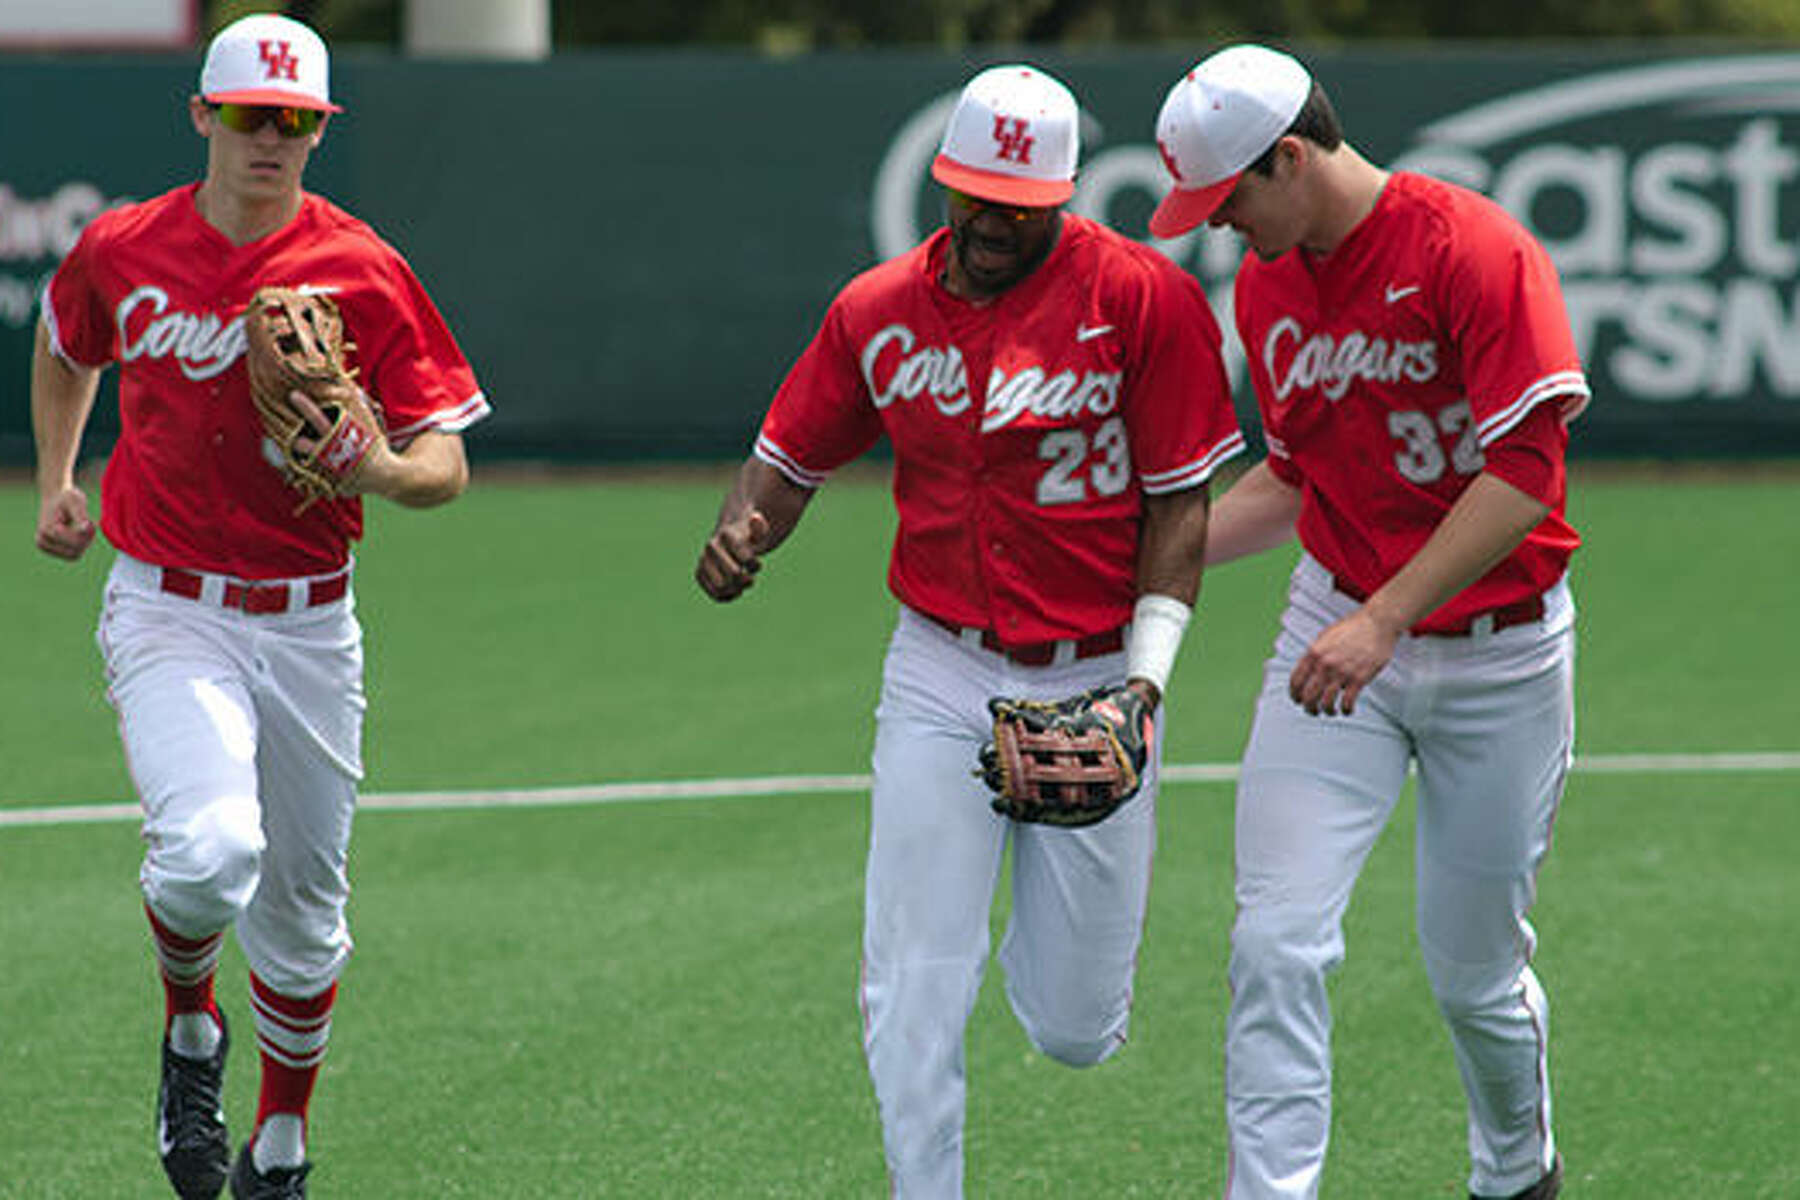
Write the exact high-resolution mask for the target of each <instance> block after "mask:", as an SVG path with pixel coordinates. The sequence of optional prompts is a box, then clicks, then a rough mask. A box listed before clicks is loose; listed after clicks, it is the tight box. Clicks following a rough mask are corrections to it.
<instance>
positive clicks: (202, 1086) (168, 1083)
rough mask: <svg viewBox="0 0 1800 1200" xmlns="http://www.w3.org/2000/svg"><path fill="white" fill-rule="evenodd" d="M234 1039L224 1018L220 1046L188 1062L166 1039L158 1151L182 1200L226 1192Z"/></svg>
mask: <svg viewBox="0 0 1800 1200" xmlns="http://www.w3.org/2000/svg"><path fill="white" fill-rule="evenodd" d="M230 1045H231V1037H230V1035H229V1034H228V1033H226V1031H225V1015H224V1014H223V1013H220V1014H219V1047H218V1049H217V1050H214V1051H213V1055H212V1057H211V1058H188V1057H187V1056H186V1055H182V1054H177V1053H175V1052H174V1051H173V1050H171V1049H170V1048H169V1037H168V1035H167V1034H166V1033H165V1034H164V1035H163V1044H162V1082H161V1083H160V1084H159V1085H158V1087H157V1089H156V1149H157V1152H158V1153H159V1154H161V1155H162V1165H163V1170H164V1172H166V1173H167V1174H168V1176H169V1182H170V1183H171V1184H173V1185H174V1187H175V1194H176V1195H177V1196H180V1197H181V1200H215V1198H216V1197H217V1196H218V1194H219V1193H220V1192H222V1191H224V1190H225V1171H226V1168H227V1167H228V1166H229V1165H230V1163H231V1139H230V1137H229V1136H227V1134H226V1132H225V1108H224V1104H223V1102H222V1092H223V1090H224V1086H225V1051H226V1050H227V1049H228V1048H229V1047H230Z"/></svg>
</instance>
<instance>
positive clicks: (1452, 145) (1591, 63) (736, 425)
mask: <svg viewBox="0 0 1800 1200" xmlns="http://www.w3.org/2000/svg"><path fill="white" fill-rule="evenodd" d="M1206 49H1207V48H1206V47H1202V46H1194V47H1188V48H1175V49H1168V50H1132V51H1116V52H1106V53H1094V54H1082V55H1067V54H1055V53H1048V52H1045V53H1029V52H1024V51H1001V52H996V53H992V54H968V55H944V54H936V53H925V52H912V51H908V52H870V53H862V54H830V55H816V56H806V57H799V58H789V59H771V58H765V57H759V56H755V55H751V54H739V53H722V52H711V51H709V52H698V51H655V52H617V53H613V52H608V53H587V54H570V55H563V56H558V57H556V58H554V59H552V60H550V61H548V62H545V63H541V64H532V65H519V64H472V63H448V62H445V63H426V62H413V61H403V60H398V59H395V58H393V57H390V56H387V55H384V54H377V53H373V52H368V53H359V52H358V51H356V50H354V49H350V50H345V51H343V52H341V53H340V54H339V55H338V59H337V68H336V78H335V87H336V91H337V93H338V98H339V99H340V100H341V101H342V102H343V103H344V104H345V106H346V108H347V110H348V111H347V112H346V113H345V114H344V115H343V116H341V117H339V118H337V119H336V120H334V122H333V124H332V126H331V128H330V130H329V132H328V136H327V138H326V141H325V144H324V146H323V147H322V148H321V150H320V152H319V154H318V155H317V157H316V158H315V159H314V165H313V169H312V172H311V175H310V177H309V179H310V183H311V185H312V186H313V187H314V188H315V189H316V190H318V191H321V192H323V193H325V194H327V195H329V196H331V197H332V198H334V199H336V200H338V201H339V202H340V203H343V204H345V205H346V206H347V207H349V208H351V209H352V210H353V211H356V212H357V213H359V214H360V215H362V216H364V217H366V218H367V219H369V220H370V221H371V222H372V223H373V224H374V225H375V226H376V227H377V228H378V229H379V230H380V231H381V232H382V233H384V234H385V235H386V236H387V237H388V238H389V239H390V240H392V241H393V242H395V243H396V244H398V245H399V246H400V247H401V248H402V249H403V250H404V251H405V252H406V253H407V254H408V256H409V257H410V258H411V260H412V262H413V264H414V265H415V267H416V268H417V269H418V272H419V274H420V275H421V277H423V279H424V280H425V282H426V284H427V286H428V287H429V288H430V290H431V291H432V293H433V295H434V296H435V297H436V298H437V299H438V301H439V303H440V304H441V306H442V308H443V309H444V310H445V313H446V315H447V316H448V318H449V319H450V322H451V324H452V326H453V327H454V328H455V329H456V330H457V332H458V334H459V336H460V337H461V339H462V341H463V344H464V347H465V349H466V350H467V351H468V354H469V357H470V359H471V360H472V361H473V362H474V364H475V367H476V371H477V373H478V374H479V376H480V377H481V380H482V382H483V384H484V386H485V387H486V389H487V391H488V393H489V395H490V397H491V399H492V401H493V404H494V410H495V411H494V415H493V417H491V418H490V419H489V420H488V421H487V422H486V423H484V424H483V425H482V426H480V427H479V429H478V431H477V433H476V434H474V435H472V439H471V440H472V447H473V449H474V451H475V453H476V454H477V455H478V456H482V457H487V458H490V459H496V458H505V457H556V458H565V459H595V460H621V459H646V458H653V459H666V458H698V457H709V458H710V457H719V456H725V457H735V456H737V455H739V454H741V453H743V452H744V451H745V449H746V448H747V447H748V444H749V441H750V438H751V435H752V433H753V430H754V428H755V425H756V422H757V420H758V418H759V416H760V414H761V412H762V409H763V407H764V405H765V404H766V402H767V400H768V396H769V394H770V391H771V389H772V388H773V387H774V386H775V384H776V383H777V382H778V380H779V379H780V377H781V375H782V373H783V372H784V371H785V369H786V368H787V366H788V364H789V363H790V362H791V361H792V360H793V357H794V356H795V355H796V354H797V353H798V352H799V350H800V349H801V347H802V346H803V345H804V344H805V342H806V340H807V339H808V338H809V337H810V336H811V334H812V332H813V330H814V328H815V326H816V324H817V322H818V320H819V317H820V316H821V314H822V312H823V310H824V306H825V304H826V302H827V301H828V300H829V298H830V297H831V295H832V293H833V292H834V291H835V290H836V289H837V288H838V287H839V286H840V285H841V284H842V283H843V282H844V281H845V280H846V279H848V278H849V277H850V276H851V275H852V274H854V273H855V272H857V271H858V270H861V269H862V268H864V267H866V266H868V265H870V264H871V263H873V262H875V261H877V260H878V259H879V258H882V257H885V256H887V255H890V254H893V253H897V252H898V251H900V250H902V249H904V248H905V247H906V246H908V245H910V244H912V243H913V242H914V241H915V240H916V239H917V238H919V237H920V236H921V235H922V234H923V233H924V232H926V231H928V230H929V229H930V228H932V227H933V226H934V225H935V224H936V222H937V221H938V220H939V218H940V215H941V213H940V207H939V200H938V198H937V195H936V193H935V191H934V189H933V187H932V186H931V184H930V182H929V180H928V178H927V176H926V170H925V169H926V165H927V163H928V161H929V158H930V155H931V153H932V151H933V149H934V148H935V145H936V140H937V136H938V134H939V132H940V131H941V129H942V124H943V121H944V118H945V116H946V114H947V112H948V106H949V104H950V102H951V100H952V99H953V97H954V94H955V91H956V89H957V88H958V87H959V86H960V84H961V83H962V82H963V80H964V79H966V78H967V77H968V75H969V74H970V73H971V72H972V71H973V70H974V69H976V68H978V67H980V66H985V65H988V64H991V63H993V62H998V61H1009V60H1014V59H1019V58H1028V59H1030V60H1031V61H1034V62H1037V63H1039V64H1040V65H1043V66H1045V67H1047V68H1048V69H1050V70H1052V71H1053V72H1055V73H1056V74H1058V75H1059V76H1061V77H1062V78H1063V79H1064V80H1066V81H1067V82H1068V83H1069V84H1070V85H1071V86H1072V87H1073V88H1074V90H1075V91H1076V93H1077V94H1078V96H1080V98H1081V99H1082V101H1083V105H1084V108H1085V110H1086V115H1085V128H1084V135H1085V136H1084V141H1085V148H1084V153H1083V171H1082V177H1081V181H1080V186H1079V190H1078V191H1077V194H1076V197H1075V199H1074V200H1073V201H1072V207H1073V208H1074V209H1075V210H1076V211H1080V212H1083V213H1086V214H1089V215H1093V216H1097V217H1100V218H1102V219H1104V220H1106V221H1108V222H1109V223H1111V224H1113V225H1114V226H1116V227H1117V228H1119V229H1121V230H1124V231H1125V232H1127V233H1129V234H1131V235H1133V236H1137V237H1146V236H1147V234H1146V233H1145V230H1144V225H1145V221H1146V219H1147V217H1148V214H1149V211H1150V209H1151V207H1152V206H1153V204H1154V201H1155V199H1156V197H1157V195H1158V194H1159V189H1160V187H1161V174H1160V167H1159V165H1158V162H1157V155H1156V150H1155V145H1154V142H1153V140H1152V134H1151V129H1152V124H1153V121H1154V117H1155V113H1156V110H1157V107H1158V105H1159V104H1160V103H1161V100H1162V96H1163V93H1164V91H1165V90H1166V88H1167V87H1168V85H1169V84H1170V83H1171V82H1172V81H1173V80H1174V79H1175V78H1176V77H1177V76H1178V75H1179V74H1180V72H1181V71H1182V70H1183V69H1185V68H1186V67H1187V66H1188V65H1190V63H1191V62H1192V61H1193V60H1194V59H1196V58H1198V57H1200V56H1201V55H1203V54H1204V53H1205V52H1206ZM1309 57H1310V58H1311V59H1312V61H1313V63H1314V64H1315V66H1316V68H1317V73H1318V74H1319V76H1320V78H1322V79H1323V80H1324V81H1325V82H1326V83H1327V85H1328V86H1329V87H1330V88H1331V89H1332V91H1333V94H1334V96H1335V98H1336V100H1337V102H1338V106H1339V108H1340V110H1341V111H1342V113H1343V115H1344V117H1345V120H1346V123H1347V125H1348V128H1349V130H1350V133H1351V136H1352V139H1353V140H1354V141H1356V142H1357V143H1358V144H1359V145H1360V146H1361V147H1362V149H1364V151H1365V152H1367V153H1368V154H1369V155H1370V156H1371V157H1372V158H1375V159H1376V160H1378V161H1381V162H1383V163H1387V164H1390V165H1395V166H1410V167H1415V168H1418V169H1423V170H1429V171H1432V172H1433V173H1437V174H1440V175H1444V176H1446V177H1449V178H1453V179H1457V180H1459V181H1461V182H1466V183H1469V184H1471V185H1473V186H1476V187H1478V188H1481V189H1482V190H1484V191H1487V192H1488V193H1489V194H1491V195H1494V196H1495V197H1496V198H1498V199H1499V200H1500V201H1501V202H1502V203H1504V204H1506V205H1507V206H1508V207H1509V208H1511V209H1512V210H1513V211H1514V212H1515V213H1517V214H1518V215H1519V216H1520V217H1522V218H1523V219H1524V220H1525V221H1526V222H1527V223H1528V224H1529V225H1530V226H1531V227H1532V228H1533V229H1534V230H1536V231H1537V232H1538V234H1539V235H1540V236H1541V237H1542V238H1543V239H1544V240H1545V241H1546V243H1547V244H1548V245H1549V246H1550V248H1551V250H1552V252H1553V254H1554V255H1555V257H1556V260H1557V263H1558V266H1559V268H1560V269H1561V271H1562V273H1563V278H1564V283H1565V286H1566V289H1567V292H1568V296H1569V300H1570V307H1571V311H1572V315H1573V319H1574V321H1575V325H1576V328H1577V333H1578V336H1579V339H1580V344H1581V347H1582V352H1583V357H1584V360H1585V361H1586V363H1587V366H1588V370H1589V374H1590V377H1591V380H1592V382H1593V385H1594V392H1595V399H1594V403H1593V405H1592V406H1591V407H1590V408H1589V410H1588V413H1587V415H1586V416H1585V417H1584V418H1583V420H1582V422H1581V423H1580V425H1579V426H1578V427H1577V435H1576V437H1575V440H1574V448H1575V452H1576V453H1577V454H1580V455H1585V456H1627V455H1630V456H1655V457H1669V458H1683V457H1699V456H1715V455H1738V456H1765V455H1786V454H1800V287H1797V282H1800V50H1793V49H1786V50H1781V51H1760V50H1737V51H1732V52H1719V51H1716V50H1707V51H1704V52H1702V51H1688V52H1683V51H1679V50H1669V49H1666V48H1661V49H1657V50H1655V51H1651V50H1646V49H1636V50H1633V49H1626V48H1619V47H1612V48H1606V49H1593V50H1589V49H1574V48H1568V47H1562V48H1554V49H1548V50H1544V49H1533V50H1531V51H1530V52H1526V51H1524V50H1522V49H1521V50H1517V51H1514V50H1501V49H1494V48H1484V49H1479V50H1467V49H1454V50H1450V49H1436V48H1424V47H1411V48H1393V47H1387V48H1380V49H1375V48H1360V49H1355V50H1334V51H1321V52H1319V53H1316V54H1311V55H1309ZM196 71H197V58H193V57H183V56H175V57H145V58H133V59H129V60H125V59H113V58H95V57H73V58H45V57H8V58H0V106H3V108H0V111H4V112H5V113H6V114H7V116H6V118H5V120H4V121H3V122H0V378H3V379H4V380H5V383H4V385H0V462H6V463H12V464H19V463H24V462H28V461H29V459H30V417H29V411H28V401H27V394H28V388H27V381H28V375H29V362H30V344H31V331H32V326H33V323H34V321H35V319H36V305H37V301H38V295H39V292H40V290H41V288H42V284H43V281H44V279H45V278H46V277H47V276H48V273H49V272H50V271H52V270H53V269H54V267H55V265H56V262H57V261H58V259H59V258H60V256H61V255H62V254H63V253H64V252H66V250H67V248H68V247H69V246H70V245H71V244H72V242H73V239H74V238H75V237H76V236H77V235H78V234H79V232H80V230H81V228H82V226H83V225H84V224H85V223H86V221H87V220H89V219H91V217H92V216H93V215H94V214H95V213H96V212H99V211H101V210H102V209H103V208H104V207H106V206H107V205H110V204H114V203H118V202H120V201H123V200H126V199H129V198H132V197H141V196H147V195H151V194H153V193H155V192H157V191H160V190H162V189H164V188H167V187H171V186H174V185H176V184H178V183H181V182H185V181H187V180H189V179H191V178H193V177H194V176H195V175H196V174H197V173H198V172H199V170H200V169H201V165H202V162H203V144H202V143H201V141H200V140H199V139H198V138H197V137H196V136H195V134H194V132H193V130H192V128H191V127H190V125H189V124H188V121H187V117H186V114H185V109H184V101H185V98H186V96H187V94H188V92H189V91H190V90H191V87H192V83H193V79H194V76H195V73H196ZM1160 245H1161V248H1162V249H1163V250H1164V251H1165V252H1166V253H1168V254H1169V255H1170V256H1171V257H1172V258H1174V259H1175V260H1176V261H1178V262H1179V263H1181V264H1182V265H1183V266H1185V267H1187V268H1188V269H1190V270H1192V271H1193V272H1194V273H1195V274H1196V275H1198V276H1199V277H1200V278H1201V279H1202V281H1203V282H1204V283H1205V284H1206V285H1207V288H1208V291H1209V293H1210V294H1211V295H1212V297H1213V299H1214V303H1215V305H1216V306H1217V307H1218V308H1219V310H1220V312H1221V316H1222V317H1227V318H1228V305H1229V300H1230V286H1229V280H1230V276H1231V273H1232V271H1233V269H1234V267H1235V263H1236V259H1237V257H1238V249H1237V247H1236V244H1235V239H1234V238H1233V237H1232V236H1231V235H1230V234H1221V233H1216V232H1213V231H1202V232H1199V233H1196V234H1193V235H1190V236H1188V237H1184V238H1180V239H1176V240H1174V241H1171V242H1166V243H1160ZM1227 327H1228V328H1229V325H1228V326H1227ZM1233 353H1234V355H1235V354H1236V353H1237V351H1236V348H1235V346H1234V347H1233ZM1233 366H1234V370H1236V371H1237V373H1238V376H1239V378H1241V376H1242V371H1241V364H1240V363H1238V362H1236V361H1235V360H1234V364H1233ZM1240 406H1241V408H1242V410H1243V411H1244V413H1245V416H1246V419H1247V421H1248V419H1249V418H1250V416H1251V414H1252V408H1251V406H1250V405H1249V403H1248V400H1247V398H1245V397H1241V398H1240ZM115 420H116V417H115V414H114V412H113V410H112V405H111V403H110V388H109V389H108V394H106V395H103V400H102V404H101V408H100V411H99V412H98V413H97V414H96V418H95V421H94V423H93V426H92V430H93V434H92V436H91V437H90V440H89V446H88V448H89V451H90V452H91V453H94V454H98V453H103V452H104V450H105V448H106V445H107V443H108V441H109V440H110V431H111V430H112V429H113V428H115Z"/></svg>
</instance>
